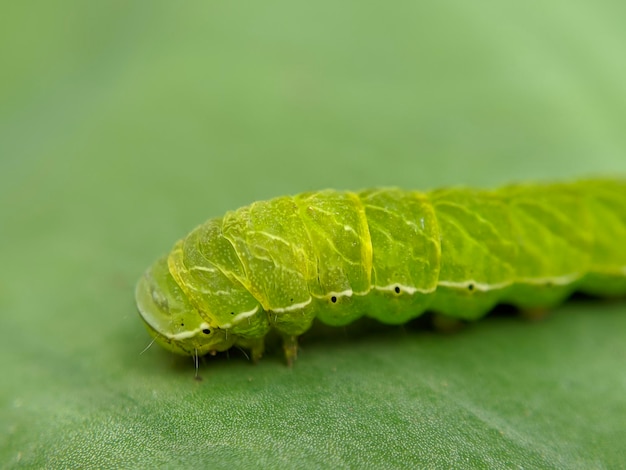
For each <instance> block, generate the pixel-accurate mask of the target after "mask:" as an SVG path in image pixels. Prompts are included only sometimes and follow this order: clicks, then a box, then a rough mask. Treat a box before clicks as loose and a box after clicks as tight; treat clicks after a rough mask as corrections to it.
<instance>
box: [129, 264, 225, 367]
mask: <svg viewBox="0 0 626 470" xmlns="http://www.w3.org/2000/svg"><path fill="white" fill-rule="evenodd" d="M135 297H136V299H137V307H138V309H139V315H140V316H141V318H142V320H143V321H144V323H145V325H146V327H147V329H148V331H149V332H150V334H151V335H152V336H153V337H154V339H155V341H156V342H157V343H159V344H160V345H161V346H163V347H164V348H166V349H168V350H170V351H172V352H175V353H177V354H181V355H185V356H194V355H199V356H201V355H203V354H207V353H212V352H214V351H225V350H226V349H229V348H230V347H231V346H233V344H234V343H235V341H236V336H235V335H232V334H227V332H226V331H225V330H222V329H219V328H211V327H210V326H209V324H208V322H207V321H206V320H205V319H204V318H203V317H202V316H201V315H200V313H199V312H198V310H197V309H196V308H194V307H193V305H191V303H190V302H189V299H188V298H187V296H186V295H185V293H184V292H183V291H182V290H181V289H180V287H179V286H178V284H177V283H176V281H175V280H174V278H173V277H172V275H171V274H170V271H169V269H168V266H167V258H166V257H164V258H161V259H159V260H158V261H157V262H156V263H154V264H153V265H152V266H151V267H150V268H149V269H148V270H147V271H146V272H145V273H144V275H143V276H142V277H141V278H140V279H139V282H138V283H137V287H136V291H135Z"/></svg>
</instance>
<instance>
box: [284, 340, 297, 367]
mask: <svg viewBox="0 0 626 470" xmlns="http://www.w3.org/2000/svg"><path fill="white" fill-rule="evenodd" d="M283 350H284V351H285V359H286V361H287V365H288V366H289V367H291V366H292V365H293V361H295V360H296V359H297V357H298V338H297V337H296V336H283Z"/></svg>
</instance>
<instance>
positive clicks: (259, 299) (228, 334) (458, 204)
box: [136, 179, 626, 363]
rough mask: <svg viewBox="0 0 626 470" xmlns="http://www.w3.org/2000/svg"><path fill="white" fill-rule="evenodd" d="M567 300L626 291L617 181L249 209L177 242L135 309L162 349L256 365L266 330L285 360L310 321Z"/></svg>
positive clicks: (293, 199) (624, 222)
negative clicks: (238, 354) (245, 359)
mask: <svg viewBox="0 0 626 470" xmlns="http://www.w3.org/2000/svg"><path fill="white" fill-rule="evenodd" d="M574 291H582V292H586V293H589V294H593V295H597V296H622V295H625V294H626V181H625V180H618V179H592V180H584V181H577V182H571V183H556V184H517V185H511V186H506V187H502V188H499V189H496V190H482V189H471V188H450V189H439V190H434V191H429V192H419V191H404V190H400V189H393V188H392V189H370V190H364V191H360V192H349V191H334V190H325V191H319V192H310V193H303V194H299V195H296V196H285V197H279V198H275V199H271V200H268V201H260V202H255V203H253V204H251V205H249V206H246V207H243V208H240V209H238V210H235V211H232V212H228V213H227V214H226V215H225V216H224V217H222V218H214V219H210V220H208V221H207V222H205V223H204V224H202V225H200V226H199V227H197V228H195V229H194V230H193V231H192V232H191V233H190V234H189V235H187V236H186V237H185V238H184V239H182V240H180V241H178V242H177V243H176V244H175V245H174V248H173V249H172V251H171V253H170V254H169V255H168V256H166V257H163V258H160V259H159V260H157V261H156V262H155V263H154V264H153V265H152V266H151V267H150V268H149V269H148V270H147V271H146V272H145V273H144V275H143V276H142V277H141V278H140V280H139V282H138V284H137V288H136V300H137V306H138V309H139V313H140V315H141V318H142V319H143V321H144V323H145V324H146V327H147V329H148V331H149V332H150V334H151V335H152V336H153V337H154V338H155V341H156V342H157V343H159V344H160V345H162V346H163V347H165V348H166V349H169V350H170V351H172V352H175V353H178V354H183V355H190V356H194V355H195V356H198V355H203V354H206V353H213V354H214V353H215V352H217V351H224V350H227V349H229V348H231V347H233V346H236V347H239V348H243V349H246V350H249V351H250V352H251V356H252V359H253V360H257V359H259V358H260V357H261V356H262V354H263V348H264V338H265V337H266V335H267V334H268V333H269V332H270V331H271V330H274V331H276V332H278V333H279V334H280V335H281V336H282V337H283V339H284V349H285V355H286V358H287V362H288V363H291V362H292V361H293V360H294V359H295V357H296V353H297V337H298V336H299V335H301V334H302V333H304V332H305V331H307V330H308V329H309V328H310V326H311V324H312V322H313V320H314V319H315V318H317V319H319V320H320V321H321V322H323V323H326V324H328V325H334V326H340V325H346V324H349V323H351V322H353V321H354V320H356V319H358V318H359V317H361V316H368V317H372V318H375V319H376V320H378V321H380V322H382V323H386V324H402V323H405V322H407V321H409V320H411V319H413V318H416V317H418V316H419V315H421V314H422V313H424V312H425V311H426V310H430V311H434V312H438V313H440V314H442V315H444V316H445V317H447V318H450V319H461V320H476V319H479V318H480V317H482V316H484V315H485V314H486V313H487V312H489V311H490V310H491V309H492V308H493V307H494V306H495V305H496V304H498V303H508V304H513V305H515V306H517V307H519V308H520V309H522V310H525V311H530V312H532V311H541V310H545V309H549V308H552V307H554V306H555V305H557V304H559V303H560V302H562V301H563V300H564V299H566V298H567V297H568V296H569V295H571V294H572V293H573V292H574Z"/></svg>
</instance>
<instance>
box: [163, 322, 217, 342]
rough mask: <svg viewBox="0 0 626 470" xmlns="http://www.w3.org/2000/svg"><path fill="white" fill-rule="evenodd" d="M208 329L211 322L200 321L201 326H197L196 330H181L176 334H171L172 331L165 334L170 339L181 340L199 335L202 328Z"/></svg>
mask: <svg viewBox="0 0 626 470" xmlns="http://www.w3.org/2000/svg"><path fill="white" fill-rule="evenodd" d="M206 329H210V327H209V324H208V323H200V326H199V327H198V328H196V329H195V330H187V331H181V332H180V333H176V334H171V333H170V334H167V333H163V334H164V335H165V336H166V337H167V338H169V339H173V340H176V341H180V340H183V339H187V338H191V337H193V336H195V335H197V334H198V333H200V332H201V331H202V330H206Z"/></svg>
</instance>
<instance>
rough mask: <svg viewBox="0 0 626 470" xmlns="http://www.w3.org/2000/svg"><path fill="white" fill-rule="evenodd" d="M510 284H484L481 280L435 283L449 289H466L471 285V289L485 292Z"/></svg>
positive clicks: (509, 283)
mask: <svg viewBox="0 0 626 470" xmlns="http://www.w3.org/2000/svg"><path fill="white" fill-rule="evenodd" d="M511 284H512V282H510V281H508V282H500V283H497V284H484V283H482V282H476V281H474V280H469V281H462V282H454V281H439V282H438V283H437V287H439V286H441V287H450V288H451V289H464V290H468V289H469V288H470V286H471V288H472V289H474V290H477V291H481V292H486V291H490V290H496V289H503V288H505V287H508V286H510V285H511Z"/></svg>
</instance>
